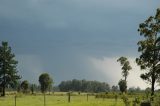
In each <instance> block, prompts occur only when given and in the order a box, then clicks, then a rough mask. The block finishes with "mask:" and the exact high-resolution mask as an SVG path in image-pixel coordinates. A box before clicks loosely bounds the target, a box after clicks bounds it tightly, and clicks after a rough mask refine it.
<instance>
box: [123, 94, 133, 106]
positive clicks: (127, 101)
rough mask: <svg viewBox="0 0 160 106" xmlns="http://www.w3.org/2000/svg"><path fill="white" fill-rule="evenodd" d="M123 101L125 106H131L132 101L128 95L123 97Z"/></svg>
mask: <svg viewBox="0 0 160 106" xmlns="http://www.w3.org/2000/svg"><path fill="white" fill-rule="evenodd" d="M122 100H123V102H124V104H125V106H130V103H131V102H130V101H129V98H128V97H127V95H125V94H124V95H123V96H122Z"/></svg>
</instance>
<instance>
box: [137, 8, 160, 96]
mask: <svg viewBox="0 0 160 106" xmlns="http://www.w3.org/2000/svg"><path fill="white" fill-rule="evenodd" d="M138 31H139V33H140V36H143V37H144V38H143V39H142V40H140V41H139V42H138V43H137V44H138V52H140V53H141V54H140V56H139V57H138V58H136V63H137V64H138V65H139V66H140V68H141V69H142V70H144V71H145V73H143V74H141V78H142V79H143V80H146V81H148V82H150V83H151V95H154V89H155V83H156V81H157V80H158V77H159V74H160V69H159V66H160V65H159V60H160V53H159V50H160V46H159V44H160V43H159V39H160V38H159V37H160V36H159V32H160V9H157V13H156V15H155V16H150V17H149V18H148V19H147V20H146V21H145V22H143V23H141V24H140V25H139V29H138Z"/></svg>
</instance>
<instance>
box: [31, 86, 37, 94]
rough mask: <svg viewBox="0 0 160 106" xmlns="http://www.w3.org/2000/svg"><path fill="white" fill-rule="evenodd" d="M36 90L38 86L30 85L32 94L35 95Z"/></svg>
mask: <svg viewBox="0 0 160 106" xmlns="http://www.w3.org/2000/svg"><path fill="white" fill-rule="evenodd" d="M35 88H36V84H31V85H30V90H31V92H32V94H34V91H35Z"/></svg>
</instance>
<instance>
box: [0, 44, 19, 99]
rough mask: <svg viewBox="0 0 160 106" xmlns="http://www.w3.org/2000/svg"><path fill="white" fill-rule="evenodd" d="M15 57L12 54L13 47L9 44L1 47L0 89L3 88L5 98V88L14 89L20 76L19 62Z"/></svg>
mask: <svg viewBox="0 0 160 106" xmlns="http://www.w3.org/2000/svg"><path fill="white" fill-rule="evenodd" d="M14 58H15V55H14V54H13V53H12V52H11V47H9V46H8V43H7V42H2V45H1V46H0V88H2V96H5V88H6V87H7V86H10V87H14V86H15V85H16V83H17V80H18V79H20V76H19V75H17V73H18V71H17V69H16V66H17V63H18V62H17V61H16V60H15V59H14Z"/></svg>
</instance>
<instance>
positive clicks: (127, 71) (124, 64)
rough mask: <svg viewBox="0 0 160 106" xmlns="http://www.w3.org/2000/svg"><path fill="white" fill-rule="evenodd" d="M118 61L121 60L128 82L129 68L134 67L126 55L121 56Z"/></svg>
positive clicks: (124, 75)
mask: <svg viewBox="0 0 160 106" xmlns="http://www.w3.org/2000/svg"><path fill="white" fill-rule="evenodd" d="M117 61H118V62H120V64H121V66H122V70H123V71H122V76H123V77H124V80H125V81H126V82H127V77H128V75H129V70H131V69H132V67H131V66H130V63H129V61H128V60H127V58H126V57H120V58H119V59H118V60H117Z"/></svg>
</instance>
